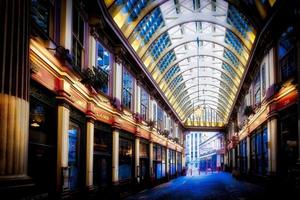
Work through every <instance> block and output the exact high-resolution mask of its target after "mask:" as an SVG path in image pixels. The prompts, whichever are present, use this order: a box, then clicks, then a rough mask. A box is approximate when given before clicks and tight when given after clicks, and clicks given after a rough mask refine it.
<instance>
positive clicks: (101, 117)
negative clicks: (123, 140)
mask: <svg viewBox="0 0 300 200" xmlns="http://www.w3.org/2000/svg"><path fill="white" fill-rule="evenodd" d="M96 116H97V117H98V118H100V119H103V120H106V121H109V119H110V117H109V116H107V115H105V114H104V113H99V112H96Z"/></svg>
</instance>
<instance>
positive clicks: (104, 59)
mask: <svg viewBox="0 0 300 200" xmlns="http://www.w3.org/2000/svg"><path fill="white" fill-rule="evenodd" d="M96 48H97V56H96V59H97V60H96V65H97V69H98V72H99V73H98V75H99V76H100V79H101V83H102V84H101V86H100V91H102V92H103V93H104V94H108V92H109V75H110V70H111V66H110V53H109V52H108V51H107V50H106V49H105V48H104V47H103V46H102V45H101V44H100V43H99V42H97V45H96Z"/></svg>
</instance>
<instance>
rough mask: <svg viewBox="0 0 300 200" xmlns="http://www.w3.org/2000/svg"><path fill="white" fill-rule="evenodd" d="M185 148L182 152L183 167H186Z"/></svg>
mask: <svg viewBox="0 0 300 200" xmlns="http://www.w3.org/2000/svg"><path fill="white" fill-rule="evenodd" d="M184 154H185V153H184V150H183V151H182V152H181V166H182V169H183V168H184V167H185V155H184Z"/></svg>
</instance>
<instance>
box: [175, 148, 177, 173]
mask: <svg viewBox="0 0 300 200" xmlns="http://www.w3.org/2000/svg"><path fill="white" fill-rule="evenodd" d="M177 162H178V160H177V150H176V151H175V173H176V174H177V173H178V169H177Z"/></svg>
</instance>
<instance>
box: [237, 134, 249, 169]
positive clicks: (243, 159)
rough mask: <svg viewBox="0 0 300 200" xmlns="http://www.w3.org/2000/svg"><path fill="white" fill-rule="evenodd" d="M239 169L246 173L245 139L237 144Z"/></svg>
mask: <svg viewBox="0 0 300 200" xmlns="http://www.w3.org/2000/svg"><path fill="white" fill-rule="evenodd" d="M239 151H240V152H239V158H240V171H241V172H242V173H247V157H248V156H247V140H246V139H244V140H242V141H241V142H240V144H239Z"/></svg>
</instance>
